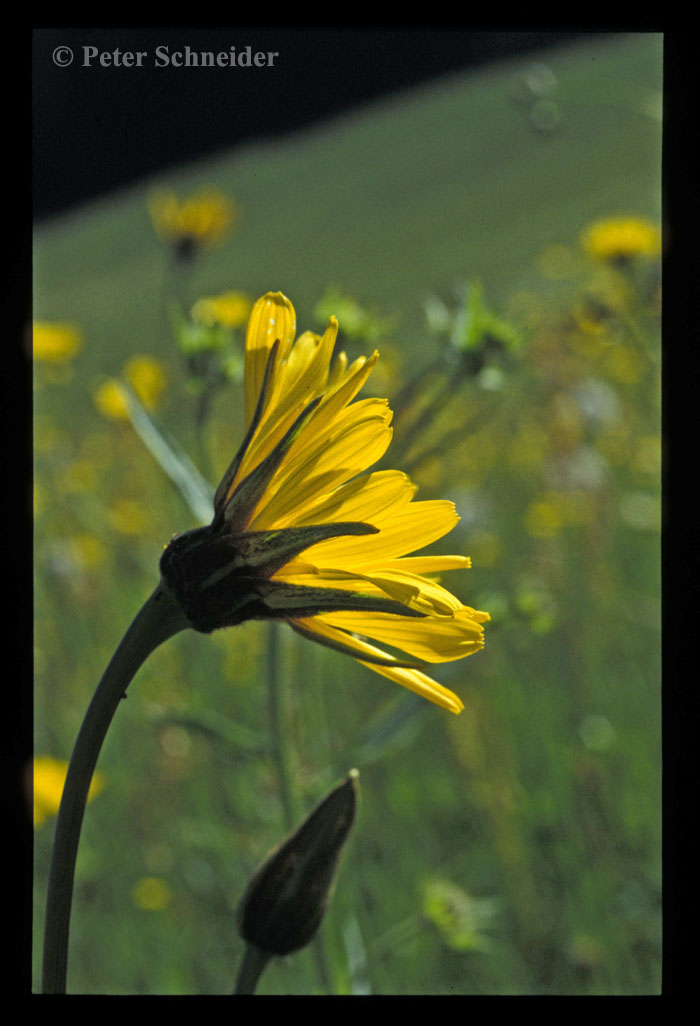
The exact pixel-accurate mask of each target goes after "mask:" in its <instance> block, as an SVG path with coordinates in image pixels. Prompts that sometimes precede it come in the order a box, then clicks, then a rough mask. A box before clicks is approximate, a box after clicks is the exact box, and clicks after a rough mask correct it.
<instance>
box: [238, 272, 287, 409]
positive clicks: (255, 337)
mask: <svg viewBox="0 0 700 1026" xmlns="http://www.w3.org/2000/svg"><path fill="white" fill-rule="evenodd" d="M295 333H296V313H295V311H294V307H293V306H292V304H291V302H290V301H289V300H288V299H287V297H286V296H285V295H283V294H282V293H281V292H268V293H266V294H265V295H264V296H263V297H262V298H261V299H259V300H258V301H257V303H256V304H255V306H254V307H253V310H252V312H251V315H250V320H249V321H248V330H247V333H246V341H245V417H246V424H250V421H251V420H252V417H253V413H254V411H255V405H256V403H257V401H258V396H259V394H260V389H261V388H262V383H263V378H264V376H265V367H266V365H267V357H268V355H269V352H270V349H271V348H272V346H273V345H274V343H275V342H276V341H277V339H279V340H280V342H281V346H280V358H281V359H285V358H286V356H287V355H288V353H289V350H290V348H291V345H292V342H293V341H294V335H295Z"/></svg>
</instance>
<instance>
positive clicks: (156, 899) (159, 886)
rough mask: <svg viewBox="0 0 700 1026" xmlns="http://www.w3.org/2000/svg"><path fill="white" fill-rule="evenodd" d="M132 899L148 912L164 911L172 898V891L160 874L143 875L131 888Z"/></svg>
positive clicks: (138, 906) (137, 905)
mask: <svg viewBox="0 0 700 1026" xmlns="http://www.w3.org/2000/svg"><path fill="white" fill-rule="evenodd" d="M131 900H132V901H133V903H134V905H136V907H137V908H143V909H145V910H146V911H147V912H162V910H163V909H164V908H167V906H168V905H169V904H170V902H171V900H172V891H171V890H170V888H169V887H168V885H167V883H166V882H165V880H161V878H160V877H159V876H142V877H141V879H140V880H137V881H136V883H135V884H134V886H133V887H132V889H131Z"/></svg>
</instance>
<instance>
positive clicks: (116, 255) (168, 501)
mask: <svg viewBox="0 0 700 1026" xmlns="http://www.w3.org/2000/svg"><path fill="white" fill-rule="evenodd" d="M661 50H662V39H661V37H660V36H658V35H653V34H648V35H647V34H642V35H623V36H610V37H608V38H605V39H600V38H590V39H588V38H582V39H581V40H580V41H579V42H577V43H576V44H573V45H569V46H567V47H564V48H561V49H555V50H548V51H547V52H546V53H543V54H542V55H541V56H540V57H537V56H535V57H533V56H528V57H527V58H524V59H517V60H513V61H509V62H503V63H501V64H498V65H494V66H491V67H489V68H487V69H486V70H481V71H479V72H478V73H473V74H467V75H455V76H450V77H448V78H446V79H444V80H440V81H437V82H434V83H433V84H430V85H427V86H425V87H423V88H420V89H415V90H411V91H408V92H406V93H403V94H400V95H396V96H394V97H392V98H389V99H386V100H383V101H382V102H381V103H376V104H373V105H367V106H364V107H362V108H360V109H357V110H355V111H353V112H351V113H349V114H346V115H344V116H343V117H339V118H336V119H334V120H332V121H329V122H327V123H325V124H323V125H321V126H316V127H314V128H311V129H308V130H305V131H302V132H299V133H297V134H295V135H293V136H289V137H285V138H284V139H280V140H275V139H273V140H269V141H265V142H260V143H256V144H254V145H249V146H246V147H244V148H242V149H238V150H236V151H235V152H233V153H230V154H228V153H224V154H221V155H220V156H218V157H216V158H215V159H211V160H207V161H202V162H200V163H196V164H193V165H191V166H188V167H186V168H182V169H178V170H177V171H176V172H173V173H171V174H167V175H161V176H159V177H158V178H153V179H149V180H147V181H143V182H141V183H139V184H138V185H137V186H134V187H132V188H130V189H128V190H126V191H124V192H121V193H119V194H115V195H111V196H108V197H106V198H104V199H102V200H100V201H98V202H94V203H91V204H89V205H87V206H85V207H84V208H82V209H80V210H79V211H77V212H75V211H74V212H72V213H71V214H70V215H69V216H65V217H60V218H55V219H53V220H51V221H48V222H46V223H43V224H41V225H40V226H38V227H37V229H36V232H35V243H34V246H35V248H34V265H35V281H34V295H35V320H36V321H37V322H42V323H49V324H52V325H69V326H71V328H70V330H71V332H72V334H71V335H67V334H66V333H65V332H64V333H63V334H61V333H58V334H55V335H54V336H52V337H53V339H54V341H53V342H51V341H50V339H49V336H48V335H47V336H45V338H46V339H48V341H46V344H45V346H44V348H43V349H41V348H40V347H39V346H38V345H37V344H36V343H35V346H36V349H35V361H34V387H35V392H34V454H35V479H34V480H35V488H34V503H35V580H34V589H35V652H34V665H35V681H36V684H35V738H34V743H35V752H36V757H37V759H39V757H42V759H43V757H48V758H49V759H54V760H66V759H67V758H68V757H69V754H70V751H71V749H72V746H73V743H74V740H75V737H76V734H77V731H78V728H79V726H80V722H81V720H82V717H83V714H84V711H85V709H86V707H87V704H88V702H89V700H90V697H91V696H92V693H93V690H94V688H95V686H96V684H97V682H98V680H99V678H100V676H101V674H102V672H103V670H104V668H105V666H106V664H107V662H108V660H109V658H110V657H111V655H112V653H113V651H114V649H115V647H116V645H117V643H118V642H119V640H120V638H121V636H122V634H123V633H124V631H125V630H126V627H127V626H128V624H129V623H130V621H131V619H132V618H133V616H134V615H135V614H136V612H137V611H138V609H139V608H140V606H141V605H142V603H143V602H144V600H145V599H146V598H147V596H148V595H149V594H150V593H151V591H152V590H153V588H154V586H155V584H156V582H157V579H158V560H159V558H160V554H161V552H162V549H163V546H164V545H165V544H166V543H167V542H168V541H169V539H170V538H171V536H172V535H173V534H174V533H175V532H176V531H181V530H186V529H189V528H191V527H194V526H196V525H197V518H196V515H195V512H194V511H193V509H192V506H191V504H188V502H187V501H186V498H185V497H184V496H183V494H182V491H181V489H179V488H178V487H177V486H176V485H175V484H174V483H173V480H172V478H171V477H169V476H168V474H167V473H166V472H165V471H164V469H163V466H162V457H161V460H160V461H159V459H158V458H156V457H157V455H158V454H157V453H156V454H155V455H154V452H153V451H152V449H151V450H149V448H148V447H147V445H145V444H144V439H143V437H142V434H139V432H138V431H137V430H136V429H135V427H134V425H133V424H132V422H131V421H130V420H129V418H128V417H125V416H124V415H123V410H122V407H121V406H120V402H119V393H118V392H115V387H114V383H115V382H127V383H129V385H130V387H131V388H132V389H133V390H134V392H135V393H136V395H137V396H138V398H139V400H140V403H141V405H142V407H143V408H144V409H145V410H146V412H147V413H148V416H149V417H150V418H151V423H152V424H153V425H154V426H155V427H156V429H157V431H158V432H159V433H160V434H161V435H162V437H165V438H167V439H170V440H171V441H172V445H173V446H174V447H175V448H176V449H177V451H179V452H182V453H184V454H186V456H187V457H188V458H189V459H190V460H191V461H192V463H193V464H194V465H195V466H196V467H197V468H198V469H199V472H200V473H201V475H202V477H203V478H204V479H205V480H206V481H207V482H209V483H210V484H211V485H215V484H216V483H217V481H218V478H219V476H220V475H221V473H222V472H223V470H224V469H225V468H226V466H227V464H228V462H229V460H230V458H231V456H232V455H233V452H234V451H235V449H236V448H237V446H238V442H239V440H240V437H241V425H242V417H241V399H242V391H241V386H240V371H241V361H240V353H241V347H242V338H243V328H242V327H241V314H242V312H243V313H244V311H245V309H246V303H247V302H248V301H249V300H250V299H255V298H257V297H258V296H259V295H261V294H262V293H264V292H266V291H268V290H277V289H279V290H281V291H283V292H285V293H286V294H287V295H288V296H289V297H290V298H291V299H292V301H293V303H294V305H295V307H296V310H297V316H298V324H299V327H300V328H301V329H305V328H309V329H312V330H316V331H319V330H322V328H323V327H324V325H325V321H326V319H327V316H328V314H329V313H335V314H336V315H337V316H338V319H339V321H340V328H341V341H342V344H343V346H344V347H345V348H346V350H347V352H348V354H349V355H350V356H351V357H352V356H355V355H359V354H360V353H366V352H369V351H371V350H372V349H373V348H375V346H376V347H377V348H378V349H379V350H380V353H381V360H380V364H379V366H378V368H377V370H376V371H375V373H374V374H373V376H372V378H371V379H370V382H369V383H368V385H367V386H366V394H375V395H382V396H384V395H386V396H388V397H389V398H390V400H392V404H393V405H394V406H395V408H396V418H395V435H394V441H393V443H392V446H391V447H390V449H389V453H388V456H387V459H386V465H387V466H396V467H398V468H400V469H407V470H410V473H411V475H412V476H413V477H414V479H415V480H416V482H417V483H418V484H419V485H420V488H421V492H420V494H421V497H430V496H439V497H444V498H450V499H453V500H454V501H455V503H456V504H457V508H458V511H459V513H460V514H461V517H462V519H461V521H460V523H459V525H458V527H457V528H456V529H455V531H454V532H453V533H452V534H451V535H450V536H449V537H448V538H447V539H444V540H443V544H442V546H441V548H439V549H436V551H437V550H439V551H445V552H459V553H464V554H468V555H470V556H471V557H472V563H473V566H472V569H471V570H469V571H468V573H466V574H455V575H451V577H450V580H449V581H448V582H447V583H448V586H450V587H451V588H452V589H453V590H454V591H456V592H457V593H458V594H459V596H460V598H461V599H462V600H463V601H464V602H465V603H467V604H469V605H472V606H474V607H476V608H478V609H486V610H489V612H490V613H491V617H492V622H491V623H490V624H489V625H487V630H486V639H487V641H486V648H485V649H484V650H483V652H481V653H479V654H478V655H476V656H475V657H474V658H470V659H467V660H464V661H462V662H459V663H452V664H446V665H445V666H444V667H440V668H439V669H438V670H437V673H436V677H437V679H439V680H440V681H441V682H442V683H444V684H446V685H447V686H448V687H450V688H451V689H453V690H454V691H456V692H457V693H458V694H459V695H460V697H461V698H462V700H463V701H464V703H465V707H466V708H465V711H464V712H463V713H462V714H461V715H460V716H458V717H453V716H451V715H450V714H449V713H447V712H445V711H443V710H441V709H438V708H437V707H434V706H432V705H429V704H428V703H426V702H421V701H420V700H418V699H416V698H415V697H414V696H412V695H411V694H408V693H404V692H402V691H401V690H400V689H399V688H397V687H396V686H395V685H392V684H390V683H389V682H388V681H384V680H383V679H382V678H381V677H379V676H378V675H376V674H373V673H371V672H370V671H369V670H366V669H365V668H363V667H361V666H359V665H356V664H355V663H354V662H352V661H351V660H348V659H345V658H343V657H341V656H339V655H335V654H333V653H331V652H327V651H325V650H323V649H320V648H318V647H316V646H313V645H311V644H310V643H305V642H304V641H303V640H302V639H300V638H298V637H297V636H296V635H294V634H293V632H291V631H290V630H287V629H284V627H283V628H281V629H280V630H271V629H270V626H269V625H267V624H259V623H249V624H246V625H244V626H242V627H239V628H236V629H235V630H229V631H222V632H218V633H216V634H214V635H211V636H208V637H207V636H204V635H197V634H195V633H194V632H188V633H185V634H181V635H179V636H177V637H176V638H174V639H172V640H171V641H169V642H168V643H166V644H165V645H164V646H162V648H161V649H159V650H157V651H156V652H155V654H154V655H153V656H151V658H150V659H149V660H148V661H147V663H146V665H145V666H144V667H143V669H142V670H141V671H140V672H139V674H138V676H137V678H136V680H135V681H134V683H133V684H132V686H131V687H130V689H129V692H128V698H127V699H126V700H125V701H124V702H123V703H122V707H121V708H120V710H119V712H118V715H117V717H116V718H115V722H114V724H113V726H112V728H111V730H110V734H109V736H108V738H107V742H106V745H105V747H104V749H103V752H102V755H101V758H100V762H99V766H98V772H99V777H98V781H97V783H98V787H97V788H96V793H95V796H94V798H93V800H92V801H91V802H90V805H89V807H88V811H87V814H86V818H85V824H84V828H83V835H82V841H81V848H80V854H79V861H78V873H77V881H76V891H75V898H74V912H73V922H72V933H71V953H70V962H69V983H68V986H69V991H70V992H73V993H108V994H219V993H228V992H230V989H231V986H232V984H233V979H234V976H235V972H236V969H237V966H238V963H239V960H240V958H241V955H242V951H243V943H242V941H241V940H240V938H239V937H238V935H237V932H236V928H235V909H236V905H237V903H238V900H239V898H240V896H241V893H242V891H243V888H244V886H245V883H246V881H247V879H248V877H249V875H250V874H251V872H252V871H253V869H254V868H255V867H256V865H257V864H258V862H259V861H260V859H261V858H262V857H263V856H264V855H265V854H266V852H267V851H268V850H269V849H270V848H271V847H272V846H273V845H275V844H277V843H278V842H279V841H280V840H281V839H282V837H283V836H284V834H285V832H286V829H287V824H288V822H289V821H290V820H294V821H297V820H298V819H299V818H301V817H302V816H303V815H304V814H305V812H306V811H307V810H308V809H310V808H311V806H312V805H313V804H314V803H315V802H316V801H317V800H318V799H319V798H321V797H322V796H323V795H324V794H325V793H326V791H327V790H328V789H329V788H330V787H331V786H332V785H333V784H334V783H335V782H336V781H337V780H338V779H340V778H341V777H342V776H343V775H344V774H345V773H346V772H347V771H348V770H349V769H351V768H353V767H356V768H357V769H358V770H359V772H360V795H361V800H360V808H359V815H358V820H357V823H356V826H355V828H354V831H353V833H352V835H351V838H350V842H349V845H348V849H347V851H346V854H345V856H344V859H343V862H342V864H341V869H340V873H339V877H338V882H337V887H336V891H335V894H334V897H333V900H332V903H331V906H330V909H329V912H328V915H327V917H326V920H325V922H324V925H323V928H322V931H321V934H320V939H319V942H318V943H317V944H315V945H313V946H311V947H310V948H308V949H306V950H304V951H303V952H300V953H298V954H296V955H294V956H291V957H289V958H287V959H280V960H276V961H275V962H274V963H273V964H272V965H271V966H270V968H269V969H268V970H267V972H266V973H265V975H264V976H263V979H262V982H261V984H260V987H259V993H261V994H322V993H336V994H375V993H376V994H463V995H469V994H510V995H515V994H517V995H523V994H528V995H531V994H577V995H578V994H581V995H585V994H651V993H658V992H659V990H660V967H661V923H660V906H661V854H660V849H661V809H660V793H661V754H660V752H661V741H660V579H659V578H660V567H659V563H660V560H659V548H660V542H659V537H660V465H661V440H660V364H661V356H660V327H659V323H660V254H659V251H658V246H657V245H656V241H655V240H656V238H657V237H656V235H655V232H658V231H659V230H660V219H661V186H660V160H661V156H660V155H661V127H662V126H661V79H662V62H661ZM159 188H172V189H173V190H175V192H176V193H177V195H178V197H181V198H184V197H186V196H188V195H191V194H193V193H196V192H197V191H198V190H200V189H203V188H207V189H213V190H217V192H218V193H220V194H221V195H223V196H225V197H227V198H228V199H229V200H230V201H231V202H232V203H233V204H234V205H235V217H234V220H233V223H232V225H231V228H230V231H228V232H227V234H226V236H225V237H224V238H222V239H221V240H220V242H219V244H217V245H216V246H211V247H209V246H203V247H202V250H201V252H200V253H199V254H198V255H197V256H196V258H195V259H192V260H190V261H188V262H183V261H182V260H180V261H177V260H175V259H174V258H173V253H172V248H171V247H169V246H168V244H167V242H166V241H164V240H163V238H162V237H160V236H159V235H158V233H157V232H156V230H155V229H154V224H153V222H152V219H151V216H150V213H149V198H151V197H152V196H153V194H154V192H155V191H156V190H157V189H159ZM618 218H624V219H627V220H626V225H627V227H626V228H624V229H621V228H619V227H616V226H615V223H614V222H615V219H618ZM599 222H603V229H602V230H601V234H599V235H590V228H591V226H592V225H595V224H597V223H599ZM630 226H631V227H630ZM606 232H607V234H606ZM620 247H622V250H621V248H620ZM621 252H622V255H623V257H624V256H625V254H627V257H628V258H624V259H620V253H621ZM231 291H235V292H236V293H239V295H238V296H237V303H238V306H236V305H235V304H232V303H229V305H228V306H227V307H225V310H224V307H220V308H219V309H218V312H215V313H210V314H209V315H207V316H204V315H203V314H202V307H201V306H200V307H199V308H197V309H198V311H199V312H198V313H196V312H195V313H193V309H194V307H195V304H196V303H197V301H198V300H201V299H202V298H203V297H212V296H220V295H221V294H223V293H228V292H231ZM222 310H224V312H222ZM38 337H39V336H37V338H38ZM423 372H424V373H423ZM415 385H417V387H415V388H414V386H415ZM431 402H432V403H433V405H432V406H431V405H430V404H431ZM423 410H427V411H428V413H426V415H422V411H423ZM149 437H151V436H149ZM152 437H157V436H156V435H153V436H152ZM272 683H274V684H275V686H276V690H275V691H274V692H273V691H272V687H271V685H272ZM281 757H283V758H284V759H285V761H286V765H287V767H288V778H287V779H288V780H291V787H290V788H289V790H288V793H286V796H285V794H284V793H283V791H282V784H281V781H280V776H279V772H278V766H279V760H280V758H281ZM55 771H56V766H55V764H54V763H53V762H46V761H42V762H38V763H37V768H36V769H35V786H36V797H35V823H36V831H35V886H36V896H35V967H36V968H35V981H38V974H39V967H40V962H41V936H42V929H43V902H44V892H45V882H46V876H47V870H48V862H49V857H50V849H51V841H52V827H53V823H54V813H55V808H54V805H53V802H54V801H55V793H56V784H55V780H54V777H52V773H53V772H55ZM58 771H59V779H60V766H59V767H58ZM42 802H43V804H42ZM35 986H36V987H37V988H38V982H36V983H35Z"/></svg>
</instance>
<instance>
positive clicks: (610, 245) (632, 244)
mask: <svg viewBox="0 0 700 1026" xmlns="http://www.w3.org/2000/svg"><path fill="white" fill-rule="evenodd" d="M581 242H582V245H583V249H584V251H585V252H586V253H588V255H589V256H591V257H593V258H594V259H595V260H602V261H604V262H606V263H627V262H628V261H629V260H633V259H634V258H635V257H655V256H658V254H659V252H660V250H661V235H660V232H659V229H658V228H657V227H656V225H655V224H652V223H651V222H650V221H647V220H646V219H645V218H642V217H611V218H605V219H603V220H601V221H595V222H594V223H593V224H591V225H589V227H588V228H587V229H586V231H585V232H584V233H583V236H582V240H581Z"/></svg>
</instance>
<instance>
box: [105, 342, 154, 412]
mask: <svg viewBox="0 0 700 1026" xmlns="http://www.w3.org/2000/svg"><path fill="white" fill-rule="evenodd" d="M124 377H125V378H126V380H127V381H128V383H129V385H130V386H131V388H132V389H133V390H134V393H135V394H136V396H137V397H138V399H139V400H140V401H141V402H142V403H143V405H144V406H145V407H146V409H147V410H153V409H155V407H156V406H157V405H158V400H159V399H160V397H161V395H162V394H163V392H164V391H165V389H166V387H167V384H168V375H167V370H166V367H165V364H163V363H161V361H160V360H156V359H155V358H154V357H152V356H134V357H132V358H131V359H130V360H128V361H127V362H126V364H125V365H124ZM94 400H95V405H96V406H97V409H98V410H99V411H100V413H102V414H104V416H105V417H109V418H110V419H112V420H128V419H129V413H128V410H129V397H128V395H127V392H126V389H125V388H124V385H123V384H122V383H121V382H120V381H118V380H117V379H116V378H108V379H107V380H106V381H103V382H101V383H100V384H99V385H98V386H97V388H96V389H95V393H94Z"/></svg>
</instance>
